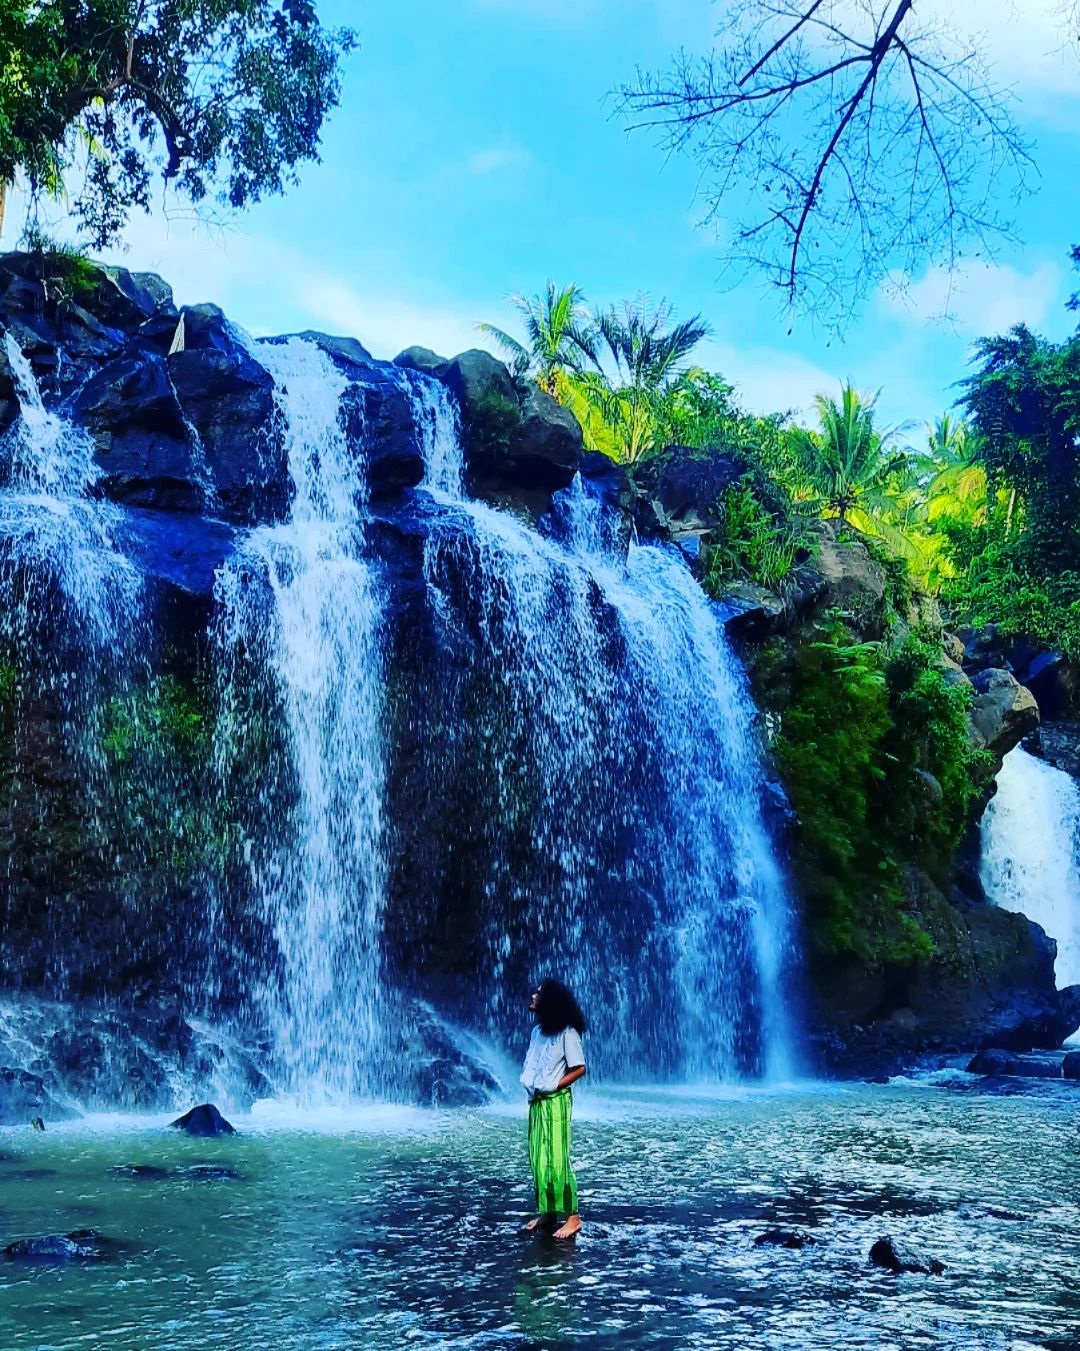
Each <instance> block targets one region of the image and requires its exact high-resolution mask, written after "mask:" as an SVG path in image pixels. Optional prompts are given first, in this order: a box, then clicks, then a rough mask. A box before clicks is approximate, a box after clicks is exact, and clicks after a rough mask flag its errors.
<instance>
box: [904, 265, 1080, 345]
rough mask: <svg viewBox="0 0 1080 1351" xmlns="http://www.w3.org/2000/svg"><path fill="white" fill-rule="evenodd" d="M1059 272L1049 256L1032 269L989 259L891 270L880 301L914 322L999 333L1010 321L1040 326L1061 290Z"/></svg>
mask: <svg viewBox="0 0 1080 1351" xmlns="http://www.w3.org/2000/svg"><path fill="white" fill-rule="evenodd" d="M1061 284H1062V272H1061V269H1060V268H1059V267H1058V266H1057V265H1056V264H1054V263H1052V262H1043V263H1040V264H1039V265H1038V266H1037V267H1036V268H1035V269H1034V270H1033V271H1030V272H1024V271H1021V270H1019V269H1018V268H1014V267H1006V266H1000V265H995V264H992V263H976V264H968V265H966V266H965V267H962V268H959V269H957V270H956V271H955V272H952V273H950V272H949V270H948V269H947V268H944V267H931V268H929V269H928V270H927V271H926V272H925V273H924V274H923V276H922V277H920V278H919V279H918V280H915V281H912V280H910V279H909V278H907V277H906V276H904V275H903V274H902V273H894V274H893V275H892V276H891V277H890V278H889V280H888V282H887V283H886V284H885V286H884V287H883V288H882V292H881V296H880V303H881V306H882V308H883V309H884V311H885V312H886V313H891V314H892V315H894V316H897V317H899V318H901V319H903V320H906V321H908V322H910V323H914V324H929V323H947V324H951V325H952V326H953V327H954V328H955V329H956V330H957V332H960V333H975V334H983V333H1004V332H1005V331H1006V330H1007V329H1009V328H1012V326H1013V325H1014V324H1020V323H1024V324H1028V325H1029V326H1030V327H1032V328H1038V327H1040V326H1041V325H1042V324H1043V323H1044V322H1045V321H1046V319H1047V318H1048V316H1049V315H1050V314H1051V312H1052V311H1054V310H1055V309H1056V308H1058V307H1059V301H1060V296H1061Z"/></svg>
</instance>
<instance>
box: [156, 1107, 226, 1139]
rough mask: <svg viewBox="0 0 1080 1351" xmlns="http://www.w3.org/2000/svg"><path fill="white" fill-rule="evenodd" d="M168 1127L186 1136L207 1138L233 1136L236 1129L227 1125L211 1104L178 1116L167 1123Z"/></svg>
mask: <svg viewBox="0 0 1080 1351" xmlns="http://www.w3.org/2000/svg"><path fill="white" fill-rule="evenodd" d="M169 1125H170V1127H172V1128H175V1129H176V1130H181V1131H183V1132H184V1133H185V1134H186V1135H198V1136H202V1137H204V1138H209V1137H212V1136H215V1135H235V1134H236V1127H235V1126H232V1125H230V1124H229V1122H228V1121H226V1120H225V1118H224V1117H223V1116H222V1115H221V1113H220V1112H219V1111H218V1109H217V1108H216V1107H215V1106H214V1104H213V1103H212V1102H204V1103H203V1104H202V1105H201V1106H199V1107H193V1108H192V1109H191V1111H190V1112H185V1113H184V1115H183V1116H178V1117H177V1118H176V1120H175V1121H170V1122H169Z"/></svg>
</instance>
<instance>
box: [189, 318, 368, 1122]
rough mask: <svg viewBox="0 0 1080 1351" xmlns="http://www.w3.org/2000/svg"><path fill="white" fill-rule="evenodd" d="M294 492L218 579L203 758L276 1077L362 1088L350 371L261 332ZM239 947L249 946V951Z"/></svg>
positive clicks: (361, 742) (360, 477) (361, 798)
mask: <svg viewBox="0 0 1080 1351" xmlns="http://www.w3.org/2000/svg"><path fill="white" fill-rule="evenodd" d="M254 350H255V353H256V355H257V356H258V359H259V360H260V361H261V362H262V363H263V365H264V366H265V368H266V369H267V370H268V371H269V372H270V374H271V375H272V376H273V379H274V382H275V387H276V400H277V407H278V412H279V416H280V420H281V425H282V431H283V435H284V437H285V441H286V448H287V452H288V462H289V471H290V474H291V477H292V482H293V488H294V497H293V503H292V509H291V513H290V516H289V519H288V520H287V521H286V522H285V523H283V524H281V525H274V526H263V527H259V528H257V529H253V530H252V531H250V533H249V534H248V536H247V538H246V540H245V542H244V543H243V545H242V546H241V547H240V548H239V550H238V551H237V553H236V555H235V556H234V558H233V559H232V560H231V561H230V562H229V564H228V565H227V567H226V568H225V569H224V570H223V571H222V573H221V574H220V575H219V579H218V586H217V603H218V607H219V613H218V618H217V621H216V634H215V641H216V648H217V653H218V660H219V663H220V681H221V716H220V721H219V729H218V751H217V756H218V762H219V769H220V774H221V777H222V780H223V782H224V783H225V784H226V785H228V787H227V788H226V791H227V792H231V793H234V794H240V795H243V796H248V797H250V806H249V811H248V814H247V823H246V829H247V840H246V843H245V850H246V858H247V860H248V864H249V869H250V875H251V885H252V889H253V891H254V893H255V896H256V898H257V900H258V902H259V903H260V908H261V911H262V918H263V920H264V922H265V924H266V926H267V946H268V947H269V949H270V951H269V952H266V951H264V952H263V953H261V954H260V955H259V956H258V957H257V959H256V961H255V969H254V970H248V971H247V972H246V973H245V983H247V984H248V985H249V987H251V988H249V991H248V995H249V998H250V999H251V1001H252V1003H253V1004H254V1005H255V1009H256V1012H257V1013H258V1014H260V1015H261V1016H262V1017H264V1018H265V1019H266V1020H267V1022H268V1024H269V1029H270V1034H271V1038H272V1043H273V1047H274V1052H275V1059H276V1062H277V1063H276V1069H277V1072H278V1074H279V1076H280V1086H281V1087H282V1089H283V1090H285V1091H286V1092H292V1093H297V1094H300V1095H302V1096H304V1097H305V1098H306V1099H308V1100H311V1099H313V1098H319V1097H329V1098H343V1097H352V1096H356V1095H358V1094H363V1093H368V1092H372V1091H376V1090H377V1089H379V1088H380V1087H381V1086H382V1084H381V1080H380V1079H379V1076H378V1073H377V1070H378V1059H379V1057H378V1055H377V1050H378V1048H377V1034H378V1028H379V1026H380V1016H381V1015H380V1006H381V1003H382V995H383V985H384V983H383V980H382V978H381V971H380V948H379V929H380V918H381V912H382V906H383V896H384V890H385V857H384V848H383V824H382V819H381V812H382V793H383V773H384V763H385V750H384V745H383V732H382V679H383V672H382V664H381V655H380V601H379V594H378V585H377V580H376V577H375V575H374V573H373V571H372V568H371V566H370V565H369V563H368V562H367V561H366V559H365V556H364V534H363V524H362V507H363V500H364V466H363V463H362V462H361V459H360V458H359V457H358V455H357V453H356V451H355V449H354V448H353V447H352V446H351V445H350V444H349V442H348V440H347V438H346V436H345V433H344V431H343V428H342V422H341V398H342V395H343V394H344V393H345V391H346V389H347V387H348V383H349V382H348V380H347V379H346V377H345V376H343V375H341V374H340V373H339V371H338V370H337V369H336V367H335V366H334V364H333V362H332V361H331V360H330V359H329V357H327V356H326V355H325V354H324V353H323V352H322V351H321V350H320V349H319V348H318V347H317V346H315V345H314V344H312V343H309V342H306V341H304V340H302V339H296V338H294V339H290V340H288V341H286V342H282V343H269V344H260V345H259V346H258V347H257V348H255V349H254ZM248 960H250V959H248Z"/></svg>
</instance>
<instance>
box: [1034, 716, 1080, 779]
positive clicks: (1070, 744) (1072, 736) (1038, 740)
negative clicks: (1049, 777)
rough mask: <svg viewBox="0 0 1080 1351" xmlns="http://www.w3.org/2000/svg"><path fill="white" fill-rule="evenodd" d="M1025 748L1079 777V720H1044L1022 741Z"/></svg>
mask: <svg viewBox="0 0 1080 1351" xmlns="http://www.w3.org/2000/svg"><path fill="white" fill-rule="evenodd" d="M1024 748H1025V750H1029V751H1030V752H1031V753H1032V755H1037V756H1038V757H1039V759H1040V760H1045V761H1046V763H1047V764H1049V765H1053V766H1054V768H1055V769H1060V770H1062V771H1063V772H1064V773H1066V774H1071V775H1072V777H1073V778H1074V779H1080V722H1044V723H1043V724H1042V726H1041V727H1040V728H1039V730H1038V731H1037V732H1034V733H1032V735H1031V736H1029V737H1028V738H1026V740H1025V741H1024Z"/></svg>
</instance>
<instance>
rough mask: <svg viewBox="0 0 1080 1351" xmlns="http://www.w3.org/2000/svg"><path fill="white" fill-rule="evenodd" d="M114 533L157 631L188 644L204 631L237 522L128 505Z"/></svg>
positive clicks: (199, 636)
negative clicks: (135, 572) (142, 588)
mask: <svg viewBox="0 0 1080 1351" xmlns="http://www.w3.org/2000/svg"><path fill="white" fill-rule="evenodd" d="M116 539H117V543H118V544H119V547H120V548H121V549H122V551H123V553H124V554H125V556H126V557H128V558H130V559H131V561H132V562H133V563H134V564H135V566H136V567H137V568H138V570H139V572H140V573H141V574H142V576H143V578H144V584H145V588H146V592H145V595H146V602H147V609H148V611H149V612H150V613H152V614H153V615H154V616H155V619H156V621H157V622H156V628H157V630H158V631H159V632H164V633H168V634H169V636H170V640H171V641H172V642H173V643H174V644H175V643H177V642H179V641H184V642H186V643H187V644H188V646H189V648H190V647H191V646H192V645H193V644H197V643H198V642H199V641H201V639H202V638H203V637H204V636H205V631H206V627H207V625H208V623H209V622H210V618H211V613H212V610H213V601H214V583H215V576H216V573H217V571H218V569H219V568H220V567H221V566H222V565H223V564H224V563H225V561H226V560H227V559H228V558H229V557H230V556H231V554H232V552H233V549H234V548H235V545H236V528H235V527H234V526H231V525H227V524H225V522H223V521H215V520H212V519H210V518H209V517H206V516H193V515H186V514H183V515H181V514H177V515H173V514H171V513H169V512H163V511H143V510H141V509H139V508H136V507H126V508H124V509H123V511H122V513H121V514H120V515H119V519H118V522H117V526H116Z"/></svg>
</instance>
